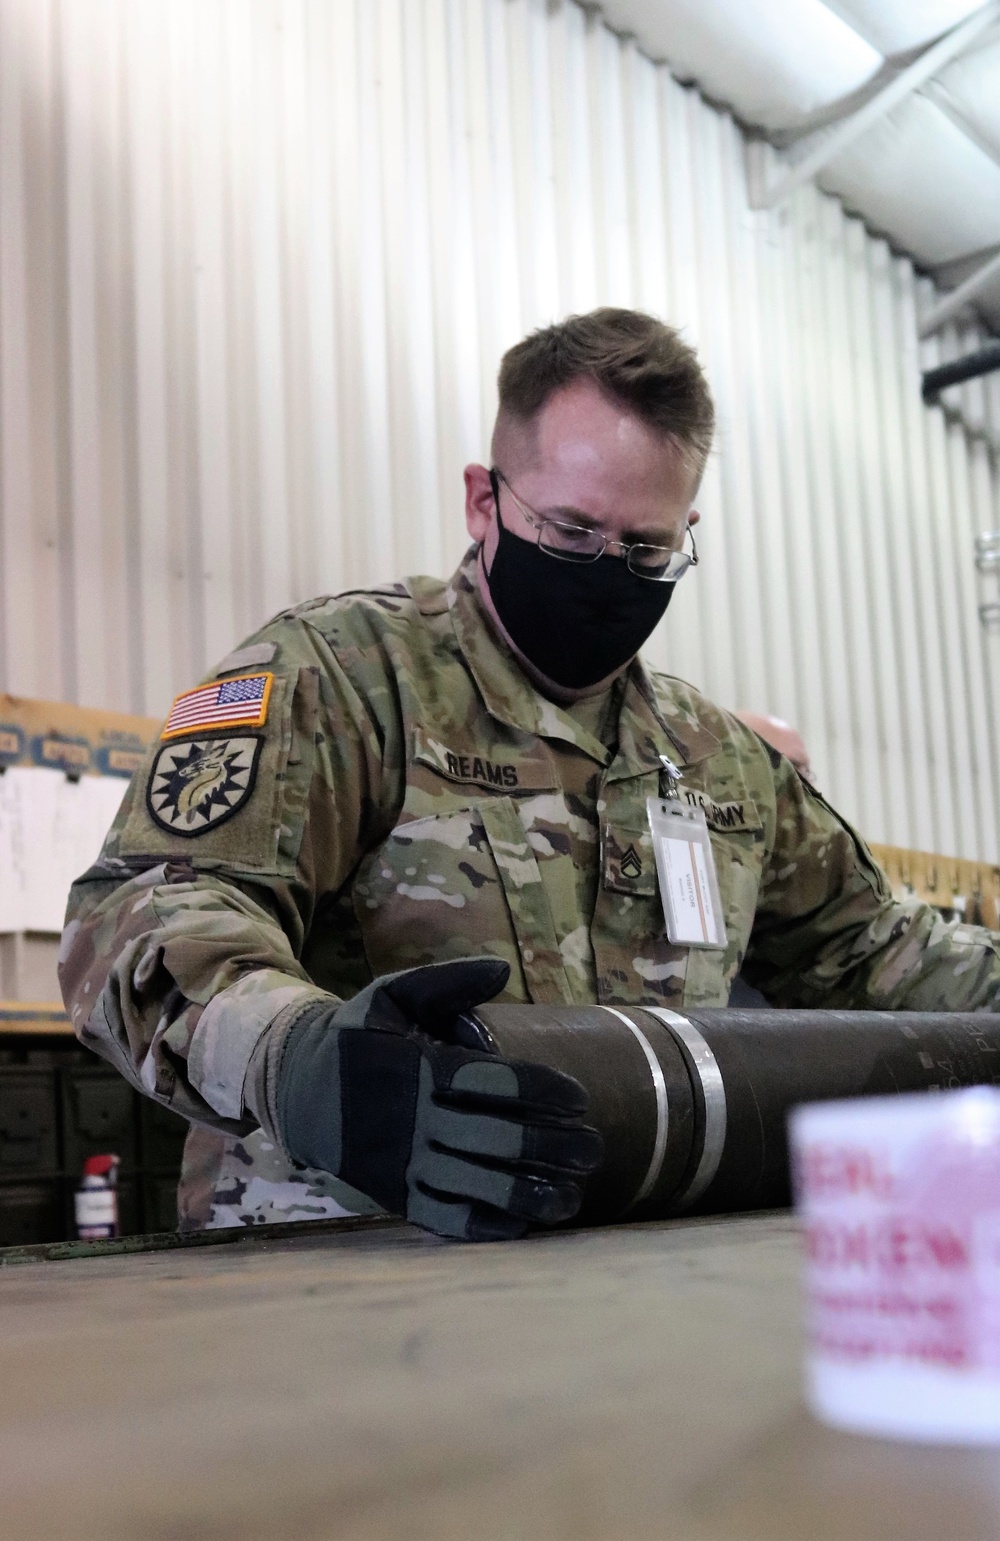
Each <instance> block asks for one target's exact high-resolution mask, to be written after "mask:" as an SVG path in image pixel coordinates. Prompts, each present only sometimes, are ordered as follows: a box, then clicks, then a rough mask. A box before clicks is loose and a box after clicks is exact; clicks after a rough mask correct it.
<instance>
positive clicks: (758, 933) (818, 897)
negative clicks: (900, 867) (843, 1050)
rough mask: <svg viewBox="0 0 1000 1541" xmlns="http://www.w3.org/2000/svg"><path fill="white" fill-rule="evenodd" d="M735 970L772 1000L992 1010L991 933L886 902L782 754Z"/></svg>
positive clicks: (997, 986)
mask: <svg viewBox="0 0 1000 1541" xmlns="http://www.w3.org/2000/svg"><path fill="white" fill-rule="evenodd" d="M776 758H779V760H780V763H779V764H778V765H777V766H776V769H775V782H776V791H777V812H776V825H775V834H774V843H773V848H772V851H771V856H770V860H769V862H768V865H767V868H766V870H765V872H764V876H763V882H762V888H761V894H760V899H759V903H758V908H757V914H756V918H755V921H754V927H753V932H752V934H751V938H750V944H749V947H748V950H747V957H746V962H745V965H744V973H745V975H746V977H747V978H748V979H749V981H750V983H751V984H754V985H756V987H757V988H758V989H759V990H761V991H762V992H763V993H764V995H765V996H766V997H767V999H768V1000H769V1001H771V1002H773V1004H774V1005H776V1006H789V1007H790V1006H803V1007H828V1008H844V1009H849V1010H862V1009H867V1010H872V1011H891V1010H907V1011H978V1010H992V1011H995V1010H997V1009H1000V1007H998V992H1000V935H998V934H997V933H995V932H992V931H987V930H985V929H984V928H983V927H980V926H971V925H965V924H964V923H962V922H961V921H945V920H944V919H943V918H942V917H941V916H940V915H939V914H938V912H937V910H935V909H933V908H932V907H931V906H930V905H927V904H923V903H920V902H919V901H917V900H912V901H908V902H905V903H900V902H898V901H896V900H894V899H893V897H892V894H891V892H890V889H889V885H888V882H887V880H886V878H885V875H884V873H883V872H882V871H881V869H880V868H879V867H878V865H877V863H876V862H875V859H874V857H873V856H872V854H871V852H870V851H869V850H868V848H867V846H866V845H865V843H864V841H863V840H862V839H861V838H860V836H859V835H858V834H857V833H856V832H855V831H854V830H853V829H852V828H851V826H850V825H849V824H847V823H846V822H845V820H843V819H842V818H840V816H839V815H838V814H837V813H835V812H834V810H833V809H832V808H831V807H830V805H829V804H828V803H827V802H826V801H825V799H824V798H822V797H821V796H820V795H819V793H817V792H815V791H814V790H813V789H812V788H811V787H809V786H808V785H807V784H806V783H805V782H804V781H803V780H802V779H801V777H800V776H799V775H798V774H797V773H796V772H795V770H794V769H793V767H792V766H791V765H790V764H789V763H788V761H787V760H784V759H780V757H776Z"/></svg>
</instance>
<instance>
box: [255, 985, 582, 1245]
mask: <svg viewBox="0 0 1000 1541" xmlns="http://www.w3.org/2000/svg"><path fill="white" fill-rule="evenodd" d="M509 972H510V970H509V968H508V965H507V964H506V963H503V962H500V961H499V960H498V959H495V958H470V959H466V960H462V961H458V962H454V963H437V964H432V965H430V966H429V967H427V968H416V969H410V970H408V971H407V972H405V973H400V974H387V975H385V976H383V977H382V978H381V979H376V980H375V982H374V984H372V985H369V986H368V988H367V989H366V990H363V991H362V992H361V994H360V995H356V996H355V997H354V998H353V999H352V1000H350V1001H347V1002H345V1003H344V1004H343V1005H340V1006H332V1007H327V1006H324V1005H322V1004H319V1005H318V1006H316V1007H314V1008H312V1009H311V1010H309V1011H307V1012H306V1013H304V1015H303V1016H302V1017H301V1018H300V1020H299V1021H298V1022H296V1023H295V1024H294V1026H293V1027H292V1028H291V1030H290V1032H289V1034H288V1038H287V1041H286V1045H285V1049H284V1052H283V1054H282V1057H281V1062H280V1068H279V1071H278V1080H277V1087H276V1095H275V1108H276V1112H277V1121H278V1129H279V1133H280V1135H281V1138H282V1140H283V1142H284V1145H285V1149H286V1150H287V1151H288V1153H289V1155H290V1156H291V1157H292V1159H293V1161H296V1162H298V1163H299V1164H301V1165H302V1166H311V1167H317V1168H319V1169H321V1170H322V1171H326V1172H331V1173H332V1174H333V1175H334V1176H336V1177H340V1178H342V1179H343V1181H344V1182H347V1183H350V1184H351V1186H352V1187H354V1188H358V1189H360V1190H361V1192H362V1193H366V1194H368V1195H369V1197H371V1198H373V1199H374V1200H375V1201H376V1203H378V1204H381V1205H382V1207H383V1208H384V1209H387V1210H389V1211H390V1212H391V1213H393V1214H398V1215H405V1216H406V1218H407V1219H408V1220H413V1221H415V1222H416V1224H417V1225H422V1226H425V1227H426V1228H427V1229H428V1230H430V1231H437V1232H438V1234H439V1235H441V1236H456V1237H460V1238H462V1239H464V1240H467V1241H500V1240H504V1239H506V1238H509V1237H515V1236H523V1235H524V1233H525V1231H526V1230H527V1229H528V1225H529V1223H530V1222H532V1221H534V1222H536V1223H540V1224H542V1225H554V1224H556V1223H557V1222H558V1221H560V1220H568V1219H570V1218H571V1216H573V1215H575V1214H576V1212H577V1210H578V1209H579V1207H580V1203H581V1200H582V1197H583V1183H584V1179H585V1178H586V1177H587V1175H588V1173H590V1172H592V1171H593V1170H594V1169H595V1168H596V1167H597V1166H598V1164H599V1162H600V1159H601V1149H602V1147H601V1137H600V1135H599V1134H598V1133H597V1131H596V1129H590V1128H588V1127H587V1126H586V1125H585V1124H584V1123H583V1122H582V1119H583V1115H584V1113H585V1112H586V1109H587V1094H586V1092H585V1091H584V1089H583V1087H582V1086H581V1085H580V1083H579V1082H578V1081H576V1080H574V1079H573V1077H572V1076H568V1075H564V1074H563V1072H562V1071H559V1070H550V1069H548V1068H547V1067H546V1066H544V1065H531V1064H527V1063H525V1062H524V1061H508V1060H504V1059H500V1058H499V1057H498V1056H497V1055H496V1054H491V1053H488V1052H483V1051H482V1050H476V1049H470V1048H465V1047H462V1046H461V1044H460V1043H458V1042H456V1041H455V1038H456V1037H461V1036H462V1030H461V1027H460V1026H459V1025H458V1024H457V1021H456V1019H457V1018H458V1017H459V1016H460V1015H461V1013H463V1012H465V1011H468V1010H470V1009H471V1008H472V1007H473V1006H477V1005H479V1004H480V1003H481V1002H482V1001H484V1000H489V999H490V997H491V996H494V995H496V994H497V992H498V991H499V990H502V989H503V987H504V985H505V984H506V983H507V977H508V974H509ZM449 1039H451V1040H452V1041H450V1042H449V1041H448V1040H449Z"/></svg>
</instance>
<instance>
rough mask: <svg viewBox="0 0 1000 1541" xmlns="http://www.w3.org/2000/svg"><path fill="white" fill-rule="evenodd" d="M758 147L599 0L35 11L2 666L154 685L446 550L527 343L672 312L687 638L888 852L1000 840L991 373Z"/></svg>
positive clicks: (1, 396)
mask: <svg viewBox="0 0 1000 1541" xmlns="http://www.w3.org/2000/svg"><path fill="white" fill-rule="evenodd" d="M755 153H758V152H755ZM759 153H765V154H769V153H770V152H768V151H760V152H759ZM745 161H746V146H745V144H744V142H743V139H742V136H741V134H740V131H739V129H738V128H737V127H736V125H735V124H734V123H733V121H732V120H731V119H730V118H729V117H727V116H726V115H724V114H723V113H720V112H718V111H716V110H715V109H713V108H711V107H709V106H707V105H706V104H705V103H704V102H703V101H702V100H701V99H700V98H699V96H698V95H697V94H696V93H695V92H694V91H692V90H689V89H685V88H683V87H681V86H680V85H678V84H677V83H676V82H675V81H674V80H673V79H672V78H671V76H670V75H669V73H668V72H667V70H666V69H665V68H664V67H662V66H655V65H653V64H652V63H651V62H650V61H649V60H647V59H645V58H644V57H643V56H641V55H640V54H639V53H638V51H637V49H636V47H635V45H634V44H633V43H630V42H629V41H627V40H622V39H620V38H618V37H616V36H615V35H614V34H612V33H611V32H610V31H609V30H608V29H607V28H606V27H605V26H604V25H603V24H602V23H601V22H600V20H599V18H598V17H596V16H595V15H594V14H593V13H590V14H589V15H588V14H585V13H584V11H583V10H581V9H580V8H579V7H578V6H577V5H575V4H573V3H570V0H566V3H563V4H558V3H555V4H553V3H547V0H68V3H67V0H62V3H59V0H0V452H2V453H0V500H2V501H0V560H2V578H0V600H2V609H0V685H2V687H3V688H6V689H8V690H11V691H14V692H16V693H19V694H25V695H39V696H48V697H58V698H64V699H67V700H73V701H79V702H81V703H84V704H88V705H95V706H105V707H115V708H120V709H126V710H132V711H139V712H150V713H160V712H163V711H164V709H165V707H166V705H167V703H168V702H169V700H170V698H171V696H172V694H173V693H174V692H175V691H176V690H178V689H180V688H183V686H184V685H186V684H188V683H190V682H192V681H194V680H195V679H196V678H197V677H198V675H199V674H200V673H201V672H202V671H203V670H204V669H205V667H206V666H207V665H208V664H210V663H211V662H212V660H213V659H216V658H218V657H220V656H221V655H222V654H223V653H225V652H227V651H228V650H229V649H230V647H231V646H232V645H233V644H234V643H235V642H236V641H237V640H238V639H239V638H240V637H241V636H242V635H243V634H245V633H246V632H248V631H250V630H251V629H252V628H254V627H255V626H256V625H258V624H259V623H260V622H261V621H262V620H264V619H265V618H266V617H267V616H268V615H269V614H271V613H273V612H274V611H275V610H277V609H279V608H281V607H283V606H285V605H287V604H289V603H292V602H294V601H297V600H300V599H303V598H306V597H308V596H309V595H311V594H314V593H317V592H323V591H328V590H334V591H335V590H338V589H342V588H348V587H354V586H358V585H362V584H365V583H367V582H369V581H371V580H375V579H378V578H383V577H392V576H398V575H400V574H403V573H406V572H412V571H433V572H439V573H445V572H447V571H448V570H449V569H450V568H451V567H452V566H453V564H454V563H455V562H456V561H457V559H458V557H459V555H460V553H461V551H462V549H463V546H464V543H465V542H464V530H463V524H462V483H461V470H462V466H463V464H464V463H465V462H466V461H468V460H481V459H483V458H484V457H485V456H486V453H487V443H488V434H489V428H490V423H491V418H492V414H493V409H494V376H495V372H496V365H497V361H498V359H499V356H500V354H501V352H502V351H503V350H504V348H505V347H507V346H508V345H509V344H510V343H512V342H513V341H515V340H516V339H517V338H518V337H520V336H521V335H522V334H523V333H524V332H525V331H526V330H528V329H529V328H530V327H532V326H535V325H538V324H541V323H544V322H547V321H549V320H550V319H552V318H555V317H558V316H561V315H563V314H565V313H567V312H570V311H574V310H584V309H588V308H590V307H591V306H593V305H595V304H600V303H617V304H625V305H638V306H643V307H646V308H648V309H650V310H653V311H655V312H657V313H658V314H660V315H663V316H664V317H666V318H667V319H669V320H670V321H672V322H674V323H675V324H677V325H680V326H682V327H684V328H685V330H686V332H687V335H688V336H689V337H690V338H691V339H692V340H693V341H694V342H695V343H696V344H697V346H698V347H699V349H700V350H701V352H702V355H703V357H704V359H705V362H706V365H707V368H708V371H709V374H710V376H711V380H712V384H713V387H714V390H715V392H716V396H717V399H718V403H719V409H720V420H721V427H720V434H719V445H718V452H717V454H716V455H715V457H714V458H713V461H712V463H711V466H710V468H709V472H708V475H707V477H706V481H705V486H704V491H703V494H702V498H701V508H702V511H703V514H704V519H703V523H702V524H701V526H700V527H699V532H698V539H699V547H700V549H701V551H702V554H703V565H702V566H701V568H700V569H699V570H698V572H697V573H696V574H694V575H693V576H692V577H691V578H689V579H687V580H686V581H685V583H684V584H682V585H681V588H680V589H679V591H678V594H677V597H676V600H675V603H674V605H673V606H672V608H671V610H670V613H669V615H668V617H667V620H666V622H665V624H664V627H663V628H662V631H661V633H660V634H659V635H658V636H657V637H656V639H654V641H653V643H652V644H651V646H650V649H649V651H650V654H651V656H652V657H653V658H654V660H655V661H656V662H657V663H659V664H661V665H663V666H665V667H668V668H670V669H671V670H672V671H673V672H676V673H679V674H682V675H684V676H686V677H688V678H690V679H693V680H694V681H696V682H697V683H698V684H699V685H701V686H702V687H703V688H704V689H705V690H706V691H707V692H708V693H709V694H710V695H712V696H713V697H715V698H716V699H717V700H719V701H721V702H722V703H724V704H726V705H730V706H748V707H752V708H755V709H758V710H762V711H771V712H776V713H778V714H780V715H782V716H785V717H787V718H789V719H790V720H791V721H793V722H795V723H796V724H798V725H799V727H800V728H801V730H802V732H803V734H804V735H805V738H806V741H807V743H808V744H809V747H810V749H811V750H812V753H813V757H814V761H815V763H816V766H817V769H818V772H819V777H820V781H821V783H822V784H823V786H824V787H825V788H826V790H827V792H828V794H829V796H830V797H831V799H832V800H833V801H834V802H835V803H836V804H838V805H839V806H840V807H841V808H842V809H843V810H844V811H845V812H846V813H847V814H849V815H850V816H852V817H854V818H855V819H856V820H857V821H858V822H859V823H860V824H861V826H862V827H863V829H864V830H865V832H866V833H867V834H868V835H869V836H870V837H871V838H873V839H877V840H882V841H884V842H887V843H891V844H897V845H912V846H918V847H924V848H932V849H938V850H942V851H946V852H950V853H952V854H956V855H966V856H970V857H979V858H982V859H990V860H994V859H997V858H1000V810H998V804H997V790H998V785H1000V778H998V775H997V771H998V766H997V750H998V745H997V728H998V724H1000V697H998V657H997V650H998V649H1000V638H998V637H996V636H995V635H990V634H987V633H985V632H984V631H982V629H981V628H980V626H979V623H978V619H977V614H976V604H977V597H978V596H977V591H976V576H975V572H974V569H973V565H972V540H973V537H974V535H975V534H976V533H977V532H978V531H979V530H981V529H987V528H993V527H996V526H998V525H1000V483H998V475H997V465H996V453H997V449H998V446H1000V394H998V388H997V386H996V384H995V382H994V383H992V384H987V383H985V382H979V383H973V384H970V385H969V386H966V387H961V388H959V389H957V390H955V391H952V392H950V393H949V394H948V397H947V400H948V402H949V404H950V410H949V413H948V414H947V415H946V413H945V412H944V411H943V410H941V409H935V410H931V411H928V410H927V409H925V408H924V407H923V406H922V405H921V402H920V394H919V370H920V366H921V364H922V363H923V364H924V365H926V364H928V363H931V362H934V361H936V359H937V358H938V357H946V356H951V355H953V354H955V353H957V352H960V351H962V350H963V349H964V348H965V347H966V346H969V345H974V344H975V343H976V342H977V341H978V340H979V338H978V334H977V333H976V332H975V329H970V328H965V329H964V330H962V331H961V332H959V331H956V330H954V329H953V330H952V331H951V332H950V333H948V334H945V335H944V336H942V337H941V338H938V339H935V340H934V341H932V342H931V343H928V344H925V345H922V346H921V345H918V342H917V324H916V320H917V315H918V313H922V311H923V310H924V309H925V308H926V307H927V306H928V305H929V304H930V303H931V302H932V299H933V291H932V290H931V289H930V286H929V285H928V284H927V282H926V280H921V279H918V278H916V277H915V276H914V273H913V270H912V267H911V265H910V264H909V263H908V262H907V261H906V260H905V259H903V258H901V257H899V256H897V255H895V254H894V253H892V252H890V250H889V249H888V247H887V246H886V244H885V243H884V242H882V241H879V240H877V239H874V238H872V237H871V236H870V235H869V234H868V233H867V232H866V231H865V230H864V229H863V227H862V226H861V225H860V224H859V222H858V221H857V220H854V219H852V218H850V217H848V216H847V215H845V213H844V211H843V210H842V208H841V206H840V205H839V204H838V202H837V201H836V200H835V199H833V198H830V197H828V196H824V195H822V194H820V193H818V192H817V191H816V190H815V189H814V188H806V189H804V190H802V191H801V192H800V193H799V194H798V195H797V196H796V197H795V199H794V200H793V201H792V202H791V203H789V204H788V205H787V206H786V207H784V208H782V209H780V210H778V211H775V212H774V213H769V214H755V213H752V212H751V211H750V210H749V208H748V204H747V196H746V175H745ZM970 425H971V431H970Z"/></svg>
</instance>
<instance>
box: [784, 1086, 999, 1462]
mask: <svg viewBox="0 0 1000 1541" xmlns="http://www.w3.org/2000/svg"><path fill="white" fill-rule="evenodd" d="M790 1131H791V1143H792V1160H793V1169H794V1176H795V1191H796V1204H797V1208H798V1212H799V1216H800V1218H801V1220H802V1225H803V1231H804V1244H805V1290H806V1333H807V1375H806V1380H807V1397H808V1401H809V1404H810V1406H811V1408H812V1410H813V1412H815V1413H816V1415H817V1416H818V1417H820V1418H822V1419H823V1420H824V1421H825V1422H827V1423H832V1424H834V1425H836V1426H837V1427H839V1428H844V1429H853V1430H857V1431H859V1432H862V1433H868V1434H881V1435H887V1436H889V1437H892V1438H897V1439H912V1440H921V1441H925V1442H928V1443H940V1444H977V1445H983V1444H1000V1090H997V1089H996V1088H994V1087H986V1086H981V1087H974V1088H972V1089H970V1090H967V1091H948V1092H926V1093H920V1094H918V1095H915V1096H902V1097H870V1098H869V1097H865V1098H859V1099H858V1100H856V1101H851V1102H825V1103H814V1104H810V1105H809V1106H807V1107H801V1108H797V1109H796V1110H795V1112H794V1113H793V1114H792V1115H791V1119H790Z"/></svg>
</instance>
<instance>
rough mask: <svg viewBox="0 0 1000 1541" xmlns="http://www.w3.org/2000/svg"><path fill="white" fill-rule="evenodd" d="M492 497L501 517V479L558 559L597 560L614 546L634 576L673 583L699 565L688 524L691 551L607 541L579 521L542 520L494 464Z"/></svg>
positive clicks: (541, 543) (547, 551)
mask: <svg viewBox="0 0 1000 1541" xmlns="http://www.w3.org/2000/svg"><path fill="white" fill-rule="evenodd" d="M490 482H491V484H492V487H493V497H494V499H495V500H496V505H497V517H498V518H499V516H500V486H499V484H500V482H503V484H504V486H505V487H506V488H507V491H508V492H509V493H510V495H511V497H512V498H513V500H514V502H515V503H516V504H517V506H518V508H519V509H520V510H521V513H522V514H523V516H524V518H525V520H526V521H527V523H528V524H530V526H531V528H532V529H533V530H537V531H538V547H539V549H540V550H541V551H544V552H545V554H546V556H554V557H558V559H559V561H560V562H596V561H597V560H598V558H599V557H602V556H603V555H604V553H605V552H606V551H607V550H608V547H609V546H615V547H617V549H618V551H619V552H620V553H621V555H622V556H623V557H624V559H625V562H626V564H627V566H628V569H629V571H630V572H633V573H635V575H636V577H637V578H648V579H649V580H650V582H651V583H676V582H677V580H678V579H679V578H683V576H684V574H685V573H686V572H687V570H688V568H689V567H697V565H698V548H697V546H696V545H695V543H694V532H693V531H692V529H691V526H690V525H688V526H687V529H686V531H685V533H686V534H687V535H690V537H691V550H690V552H687V551H677V550H675V549H674V548H673V547H672V546H646V545H642V544H630V545H626V544H625V542H624V541H621V540H609V539H608V537H607V536H606V535H602V534H601V532H600V530H591V529H588V528H587V527H586V526H585V525H582V524H567V523H566V522H565V521H564V520H562V519H542V518H541V517H540V516H539V515H538V514H536V513H535V511H534V509H531V508H528V507H527V505H526V504H524V503H522V502H521V499H520V498H519V497H518V495H517V493H516V492H515V491H514V489H513V487H512V486H511V484H510V482H509V481H508V480H507V478H506V476H504V474H503V472H502V471H498V470H497V468H496V466H494V467H493V468H492V470H491V471H490Z"/></svg>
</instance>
